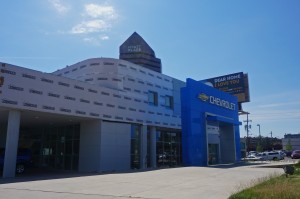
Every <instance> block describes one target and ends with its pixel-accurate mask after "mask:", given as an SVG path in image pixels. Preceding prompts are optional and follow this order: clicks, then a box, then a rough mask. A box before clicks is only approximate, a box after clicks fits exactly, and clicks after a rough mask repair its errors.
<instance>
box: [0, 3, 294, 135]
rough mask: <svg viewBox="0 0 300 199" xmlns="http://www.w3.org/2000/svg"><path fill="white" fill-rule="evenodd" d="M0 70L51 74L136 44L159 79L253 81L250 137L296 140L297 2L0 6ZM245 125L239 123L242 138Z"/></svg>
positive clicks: (115, 55)
mask: <svg viewBox="0 0 300 199" xmlns="http://www.w3.org/2000/svg"><path fill="white" fill-rule="evenodd" d="M0 7H1V12H0V27H1V28H0V61H1V62H6V63H10V64H14V65H18V66H22V67H26V68H30V69H33V70H38V71H42V72H53V71H56V70H57V69H60V68H62V67H65V66H66V65H72V64H75V63H77V62H79V61H82V60H85V59H89V58H95V57H110V58H118V57H119V46H120V45H121V44H122V43H123V42H124V41H125V40H126V39H127V38H128V37H129V36H130V35H131V34H132V33H133V32H135V31H136V32H137V33H138V34H140V35H141V36H142V37H143V38H144V39H145V40H146V42H147V43H148V44H149V45H150V46H151V47H152V49H153V50H154V51H155V54H156V57H158V58H160V59H161V60H162V72H163V74H165V75H168V76H171V77H174V78H177V79H180V80H182V81H185V80H186V78H192V79H195V80H203V79H207V78H213V77H217V76H222V75H226V74H231V73H237V72H244V73H248V76H249V87H250V102H248V103H244V104H243V109H244V111H247V112H249V113H250V114H249V120H251V121H252V122H250V123H249V124H251V129H250V136H258V134H259V128H258V126H257V125H258V124H259V125H260V130H261V135H262V136H264V137H270V136H271V132H272V136H273V137H277V138H282V137H283V136H284V134H289V133H291V134H295V133H300V80H299V79H300V78H299V76H300V23H299V20H300V1H299V0H288V1H284V0H263V1H262V0H251V1H242V0H227V1H224V0H199V1H192V0H189V1H179V0H151V1H150V0H149V1H146V0H43V1H41V0H26V1H22V0H3V1H1V3H0ZM245 120H246V117H245V116H240V121H241V122H242V125H241V126H240V134H241V137H244V136H246V132H245V129H244V125H245V122H244V121H245Z"/></svg>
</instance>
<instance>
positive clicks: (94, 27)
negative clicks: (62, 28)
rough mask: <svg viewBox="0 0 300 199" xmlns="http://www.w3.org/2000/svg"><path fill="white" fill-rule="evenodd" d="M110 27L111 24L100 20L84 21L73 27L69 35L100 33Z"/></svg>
mask: <svg viewBox="0 0 300 199" xmlns="http://www.w3.org/2000/svg"><path fill="white" fill-rule="evenodd" d="M110 27H111V24H108V23H107V22H106V21H104V20H102V19H96V20H90V21H84V22H81V23H80V24H77V25H75V26H74V27H73V28H72V29H71V31H70V33H71V34H84V33H94V32H100V31H106V30H108V29H109V28H110Z"/></svg>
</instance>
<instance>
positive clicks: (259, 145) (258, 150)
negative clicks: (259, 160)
mask: <svg viewBox="0 0 300 199" xmlns="http://www.w3.org/2000/svg"><path fill="white" fill-rule="evenodd" d="M256 151H257V152H262V151H263V147H262V146H261V144H258V145H257V146H256Z"/></svg>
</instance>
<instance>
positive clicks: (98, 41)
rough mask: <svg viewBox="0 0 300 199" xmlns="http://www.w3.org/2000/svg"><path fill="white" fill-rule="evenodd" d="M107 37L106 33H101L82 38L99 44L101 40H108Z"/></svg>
mask: <svg viewBox="0 0 300 199" xmlns="http://www.w3.org/2000/svg"><path fill="white" fill-rule="evenodd" d="M108 39H109V37H108V36H107V35H102V36H98V37H86V38H84V39H83V41H84V42H87V43H90V44H93V45H97V46H98V45H100V44H101V42H102V41H104V40H108Z"/></svg>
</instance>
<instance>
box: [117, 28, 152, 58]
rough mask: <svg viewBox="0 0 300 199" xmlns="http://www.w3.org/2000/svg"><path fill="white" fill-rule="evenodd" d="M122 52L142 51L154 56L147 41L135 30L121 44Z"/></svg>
mask: <svg viewBox="0 0 300 199" xmlns="http://www.w3.org/2000/svg"><path fill="white" fill-rule="evenodd" d="M122 53H144V54H148V55H152V56H153V57H155V53H154V51H153V49H152V48H151V47H150V46H149V45H148V44H147V42H146V41H145V40H144V39H143V38H142V37H141V36H140V35H139V34H138V33H136V32H134V33H133V34H132V35H131V36H130V37H129V38H128V39H127V40H126V41H125V42H124V43H123V44H122V45H121V46H120V54H122Z"/></svg>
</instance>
